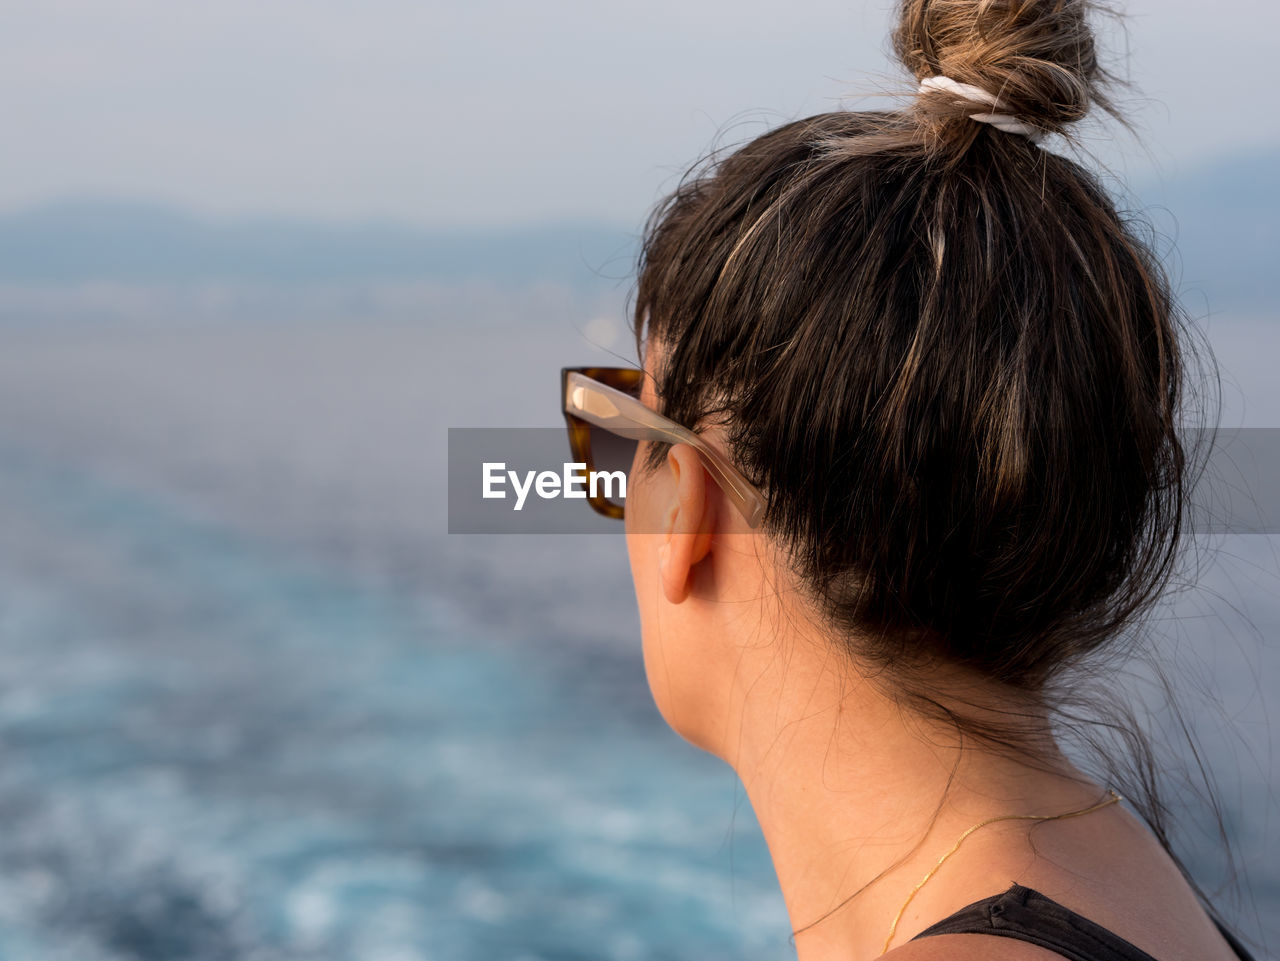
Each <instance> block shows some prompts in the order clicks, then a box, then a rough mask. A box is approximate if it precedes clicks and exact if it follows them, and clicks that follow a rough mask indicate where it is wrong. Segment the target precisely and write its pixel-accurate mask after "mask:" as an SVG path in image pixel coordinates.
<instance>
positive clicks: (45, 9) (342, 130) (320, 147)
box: [0, 0, 1280, 227]
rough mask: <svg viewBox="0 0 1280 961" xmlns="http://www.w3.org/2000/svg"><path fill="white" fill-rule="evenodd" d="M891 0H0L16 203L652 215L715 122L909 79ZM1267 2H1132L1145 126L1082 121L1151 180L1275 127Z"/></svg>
mask: <svg viewBox="0 0 1280 961" xmlns="http://www.w3.org/2000/svg"><path fill="white" fill-rule="evenodd" d="M891 6H892V4H891V3H890V2H888V0H874V2H868V3H859V2H857V0H845V2H834V0H788V2H786V3H782V2H773V3H762V2H759V0H733V2H729V0H699V2H696V3H690V2H688V0H679V2H678V0H644V2H636V0H615V2H611V3H607V4H605V3H600V2H598V0H544V2H541V3H537V4H532V3H528V2H516V0H470V2H439V0H360V2H355V0H219V2H217V3H197V2H195V0H41V2H40V3H32V2H15V0H0V129H3V130H4V132H5V162H4V177H3V178H0V211H11V210H15V209H21V208H25V207H29V206H32V205H37V204H41V203H44V202H48V201H53V200H59V199H65V198H84V197H95V198H102V197H106V198H121V199H130V200H145V201H158V202H162V203H168V204H173V205H175V206H179V207H182V208H185V209H188V210H191V211H193V212H196V213H200V214H204V215H208V216H213V217H228V218H234V217H240V216H248V215H286V216H291V217H299V218H305V219H318V220H353V219H355V220H365V219H379V220H393V221H400V222H404V223H410V224H415V225H420V226H430V227H493V226H505V225H525V224H534V223H541V222H552V221H570V220H593V221H605V222H611V223H617V224H624V225H631V224H638V223H639V222H641V221H642V220H643V217H644V214H645V213H646V212H647V210H648V208H649V207H650V206H651V205H652V204H653V202H654V201H655V200H656V199H658V198H659V197H660V196H661V195H662V194H663V193H664V192H665V191H666V190H669V189H670V188H671V187H673V186H674V184H675V183H676V180H677V179H678V177H679V174H680V173H681V171H682V170H683V169H684V168H685V167H686V166H687V164H688V163H690V162H691V161H693V160H694V159H696V158H697V157H698V156H700V155H701V154H702V153H704V152H705V151H706V150H707V149H708V148H709V147H711V146H712V145H713V144H714V143H716V142H717V140H718V138H724V139H726V140H727V141H729V142H732V141H736V140H740V139H742V138H744V137H749V136H751V135H754V134H756V133H759V132H762V131H763V130H764V129H766V127H768V126H773V125H776V124H777V123H778V122H781V121H783V120H786V119H789V118H792V117H798V116H804V115H807V114H811V113H816V112H819V111H823V110H829V109H835V108H836V107H838V106H840V105H842V104H844V105H849V104H851V103H872V104H874V103H883V101H876V100H875V99H872V100H870V101H868V100H865V99H862V100H856V101H855V100H851V99H849V98H850V97H851V96H853V95H859V96H865V95H866V94H875V93H877V92H879V91H885V90H894V89H896V90H899V91H903V90H907V89H909V84H908V83H907V78H906V75H905V72H904V71H902V70H901V69H900V68H899V67H897V66H896V64H894V63H893V62H892V61H891V60H890V58H889V56H888V52H887V51H888V41H887V35H888V30H889V24H890V8H891ZM1251 6H1252V9H1251V10H1249V12H1248V16H1247V17H1242V16H1232V17H1226V16H1215V15H1214V14H1213V13H1212V12H1211V11H1212V9H1213V8H1211V7H1209V6H1207V5H1205V4H1204V3H1203V0H1133V2H1130V3H1127V4H1125V5H1124V6H1123V9H1125V11H1126V12H1127V13H1128V15H1129V16H1128V27H1127V35H1121V33H1120V32H1119V31H1117V29H1116V28H1115V26H1114V24H1108V23H1106V22H1104V23H1102V24H1101V29H1100V31H1099V33H1100V39H1101V41H1102V43H1103V46H1104V49H1105V50H1108V51H1110V53H1111V54H1113V55H1123V54H1125V53H1126V51H1127V70H1128V74H1129V76H1130V78H1131V79H1132V80H1133V81H1134V82H1135V83H1136V84H1137V86H1138V92H1137V93H1135V94H1130V95H1128V96H1127V98H1126V103H1127V107H1128V111H1129V114H1130V116H1131V118H1132V119H1134V120H1135V121H1136V122H1137V123H1138V125H1139V128H1140V130H1141V132H1142V136H1141V138H1140V139H1139V140H1135V139H1134V138H1131V137H1127V136H1120V137H1116V136H1115V135H1114V132H1109V131H1107V130H1105V129H1091V130H1089V131H1087V132H1086V133H1087V137H1088V140H1089V143H1090V145H1091V147H1092V148H1093V149H1095V150H1096V151H1097V153H1098V155H1099V156H1100V158H1101V159H1103V160H1104V161H1105V162H1107V163H1108V164H1109V165H1110V166H1112V167H1113V169H1116V170H1117V171H1118V172H1119V173H1121V175H1123V176H1126V177H1128V178H1129V179H1130V180H1133V181H1144V180H1146V181H1149V180H1151V179H1152V178H1156V179H1159V178H1167V177H1174V176H1178V175H1180V174H1184V173H1188V172H1190V171H1192V170H1194V169H1195V168H1196V167H1197V166H1200V165H1203V164H1207V163H1210V162H1212V161H1214V160H1216V159H1218V158H1221V157H1225V156H1230V155H1232V154H1234V153H1236V152H1239V151H1244V150H1248V149H1249V148H1250V147H1255V146H1258V145H1265V144H1276V143H1280V121H1277V120H1276V119H1275V118H1276V111H1275V110H1274V92H1273V86H1272V82H1271V81H1272V78H1271V74H1270V72H1271V63H1272V61H1273V51H1272V49H1271V44H1270V38H1272V37H1274V35H1275V33H1276V29H1277V27H1280V7H1278V6H1275V5H1272V4H1264V3H1261V2H1257V0H1255V2H1253V3H1252V5H1251ZM1233 9H1235V10H1236V11H1237V13H1238V12H1239V11H1240V9H1241V5H1239V4H1237V5H1236V6H1235V7H1234V8H1233ZM1245 21H1247V25H1248V28H1249V29H1248V30H1241V24H1242V23H1243V22H1245Z"/></svg>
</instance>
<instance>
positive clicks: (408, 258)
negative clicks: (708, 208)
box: [0, 200, 636, 287]
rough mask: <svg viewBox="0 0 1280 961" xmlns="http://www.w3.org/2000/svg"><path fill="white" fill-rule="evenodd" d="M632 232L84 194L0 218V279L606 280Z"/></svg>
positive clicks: (628, 266) (617, 273) (626, 263)
mask: <svg viewBox="0 0 1280 961" xmlns="http://www.w3.org/2000/svg"><path fill="white" fill-rule="evenodd" d="M635 249H636V239H635V237H634V236H633V235H632V234H629V233H628V232H627V231H625V230H621V229H618V228H613V227H609V226H607V225H601V224H557V225H550V226H541V227H524V228H513V229H505V230H423V229H418V228H413V227H407V226H402V225H397V224H390V223H377V222H370V223H359V224H340V225H334V224H323V223H307V222H305V221H291V220H284V219H266V218H263V219H256V220H241V221H235V222H215V221H210V220H203V219H200V218H197V217H194V216H191V215H188V214H186V213H183V212H180V211H176V210H173V209H171V208H167V207H162V206H156V205H147V204H135V203H120V202H114V201H101V200H87V201H83V200H81V201H66V202H62V203H54V204H48V205H44V206H40V207H35V208H32V209H28V210H24V211H20V212H17V213H10V214H4V215H0V281H18V282H46V283H47V282H53V283H59V282H63V283H65V282H74V281H93V280H112V281H135V282H148V281H164V282H169V281H183V280H242V281H270V282H284V283H307V282H314V281H348V280H430V279H440V280H446V279H447V280H467V279H476V280H483V281H486V282H491V283H493V282H496V283H514V284H522V283H529V282H537V281H540V280H547V281H555V282H560V283H566V284H569V285H571V286H575V287H592V286H600V285H614V284H616V283H618V282H619V279H621V278H626V277H627V276H628V275H629V273H630V272H631V271H632V270H633V267H634V264H633V261H634V257H635Z"/></svg>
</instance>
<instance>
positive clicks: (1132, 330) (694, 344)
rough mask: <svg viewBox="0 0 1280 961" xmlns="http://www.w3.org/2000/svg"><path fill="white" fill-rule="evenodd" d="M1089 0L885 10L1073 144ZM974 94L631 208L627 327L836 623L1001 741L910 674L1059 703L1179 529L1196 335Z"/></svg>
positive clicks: (1116, 217)
mask: <svg viewBox="0 0 1280 961" xmlns="http://www.w3.org/2000/svg"><path fill="white" fill-rule="evenodd" d="M1089 13H1090V4H1089V3H1088V2H1086V0H905V2H903V3H902V4H901V7H900V11H899V14H900V16H899V26H898V28H897V30H896V32H895V34H894V46H895V49H896V51H897V53H898V55H899V56H900V58H901V59H902V60H903V62H904V63H905V64H906V65H907V67H908V69H909V70H910V71H911V72H912V73H913V74H914V75H915V77H916V78H917V79H922V78H924V77H928V76H934V75H946V76H948V77H951V78H952V79H954V80H956V81H959V82H962V83H968V84H973V85H976V86H979V87H982V88H983V89H985V90H987V91H990V92H991V93H992V94H995V95H997V96H998V97H1000V98H1001V100H1002V101H1003V102H1004V104H1005V107H1004V108H1003V109H1002V112H1006V113H1009V114H1012V115H1014V116H1016V117H1017V118H1018V120H1020V121H1022V122H1023V123H1026V124H1030V125H1032V126H1034V127H1036V128H1038V129H1040V130H1042V131H1044V132H1045V133H1046V134H1055V133H1057V134H1065V133H1068V126H1069V125H1070V124H1071V123H1072V122H1074V121H1077V120H1079V119H1081V118H1082V117H1083V116H1084V115H1085V113H1086V111H1087V110H1088V109H1089V107H1090V105H1091V104H1094V103H1096V104H1099V105H1101V106H1103V107H1104V108H1105V109H1108V110H1111V109H1112V108H1111V104H1110V102H1109V101H1108V100H1107V99H1106V96H1105V94H1104V93H1103V83H1104V81H1105V80H1107V78H1106V77H1105V76H1104V75H1103V73H1102V71H1101V68H1100V67H1099V65H1098V58H1097V56H1096V54H1095V52H1094V47H1093V40H1092V34H1091V32H1090V29H1089V25H1088V22H1087V20H1086V17H1087V15H1088V14H1089ZM981 112H986V110H985V109H984V108H982V107H981V106H976V105H975V104H974V103H973V102H972V101H969V100H964V99H962V98H960V97H957V96H956V95H954V94H950V93H947V92H938V91H930V92H928V93H925V94H922V95H919V96H917V97H915V98H914V99H913V100H912V103H911V105H910V107H909V108H907V109H904V110H902V111H897V112H852V111H838V112H833V113H825V114H821V115H818V116H814V117H809V118H807V119H804V120H799V121H796V122H792V123H788V124H786V125H784V126H781V127H779V128H777V129H775V130H772V131H770V132H768V133H766V134H764V135H763V136H760V137H758V138H757V139H755V140H753V141H751V142H750V143H748V144H746V145H745V146H742V147H741V148H739V149H737V150H736V151H734V152H733V153H731V154H730V155H728V156H724V157H719V158H717V157H713V158H712V159H711V160H710V161H709V162H707V163H705V164H703V165H701V166H700V167H697V168H695V169H694V170H693V171H692V172H691V173H690V174H689V175H688V176H687V177H686V178H685V180H684V181H683V182H682V183H681V185H680V186H679V188H678V189H677V190H676V191H675V192H674V194H673V195H672V196H671V197H669V198H668V199H667V200H666V202H665V203H664V204H663V205H661V206H660V207H659V209H658V210H657V211H655V213H654V215H653V217H652V218H651V220H650V222H649V225H648V228H647V230H646V235H645V240H644V244H643V249H642V254H641V260H640V269H639V281H638V288H637V294H636V302H635V325H636V336H637V345H638V346H641V347H643V345H644V344H645V343H646V342H654V343H657V344H660V345H661V346H662V352H661V359H660V366H659V368H658V369H657V370H656V371H655V382H656V389H657V396H658V399H659V403H660V405H661V410H662V412H663V413H665V414H666V415H667V416H669V417H672V418H673V419H675V420H677V421H679V422H680V423H683V424H691V425H692V424H699V423H704V424H705V423H707V422H709V421H712V420H720V421H723V423H724V424H725V426H726V431H727V437H728V442H729V446H730V449H731V453H732V456H733V457H734V459H735V461H736V462H737V463H738V464H739V465H740V466H741V468H742V469H743V470H744V472H745V473H746V474H747V476H748V477H750V478H751V479H752V480H753V481H754V482H755V483H756V484H757V485H758V486H759V487H760V489H761V490H762V491H764V492H765V493H766V496H767V498H768V510H767V513H766V515H765V527H766V530H768V531H769V532H770V534H772V535H773V536H774V538H775V539H776V541H777V542H778V544H780V545H782V546H783V547H784V548H785V550H786V552H787V553H788V555H789V556H790V557H791V558H792V561H793V565H794V568H795V570H796V571H797V572H798V573H799V575H800V577H801V579H802V581H803V583H804V584H805V585H806V587H807V588H808V589H809V590H810V591H811V593H812V597H813V599H814V601H815V603H816V606H817V608H818V609H819V610H820V612H821V613H822V615H823V616H824V617H825V618H826V620H827V621H829V622H830V624H831V625H832V627H833V628H834V629H835V632H836V633H838V634H839V635H841V636H845V637H849V638H852V639H856V644H857V651H856V653H857V654H858V655H859V656H860V657H861V658H862V659H864V660H869V661H870V662H871V663H874V664H876V665H878V666H880V667H881V668H882V669H883V670H884V672H885V675H886V676H887V677H890V678H892V679H893V680H894V681H895V682H896V685H897V688H898V690H899V691H900V692H901V693H902V695H903V696H904V697H908V698H911V699H913V700H914V702H915V703H916V704H917V706H924V707H930V706H931V707H932V708H935V709H937V710H940V711H942V712H943V713H945V714H947V715H948V716H950V717H951V718H952V719H953V720H955V721H956V722H957V723H958V724H960V725H961V727H962V729H963V730H964V731H965V732H966V733H972V734H976V735H978V736H981V737H985V738H987V739H988V740H990V741H993V742H998V743H1010V742H1011V741H1014V740H1016V733H1017V730H1018V719H1016V718H1015V719H1012V721H1011V723H1009V724H1008V725H1006V726H1004V727H1000V726H999V725H993V724H992V723H990V721H989V719H988V721H986V722H983V723H981V724H980V723H978V722H977V721H975V720H974V719H973V718H967V717H965V716H964V714H963V712H957V711H956V710H955V709H954V705H946V704H944V703H943V702H942V701H941V700H940V699H939V697H938V692H936V691H934V692H930V691H929V690H928V689H927V688H925V687H923V686H921V684H920V683H919V681H920V678H922V677H924V676H926V674H927V672H926V671H923V670H919V671H918V670H916V669H917V668H925V667H928V666H929V665H934V664H937V663H940V662H943V663H947V664H950V665H958V666H960V667H963V668H965V669H968V670H970V671H972V672H975V673H977V674H978V675H980V676H982V677H983V678H986V679H989V680H991V681H994V682H997V683H999V684H1001V685H1005V686H1006V687H1007V688H1008V689H1010V690H1011V692H1012V691H1016V692H1017V694H1018V695H1019V696H1020V697H1030V698H1033V699H1041V700H1043V702H1044V703H1045V704H1046V706H1049V705H1051V704H1052V703H1053V702H1054V698H1055V697H1058V698H1059V700H1058V702H1057V703H1058V706H1061V705H1062V704H1071V703H1073V694H1072V692H1073V689H1072V688H1071V687H1070V686H1069V685H1064V682H1063V679H1064V678H1065V677H1067V676H1068V673H1069V672H1068V668H1071V667H1073V666H1081V665H1084V664H1086V663H1087V662H1088V660H1089V658H1090V656H1091V655H1093V654H1095V652H1098V651H1100V650H1101V649H1103V648H1104V646H1107V645H1115V644H1118V643H1119V642H1120V641H1121V638H1122V637H1123V636H1124V635H1125V632H1126V631H1127V630H1128V629H1130V628H1132V627H1133V626H1134V625H1135V624H1136V623H1137V622H1138V621H1139V620H1140V616H1141V615H1142V614H1143V613H1144V612H1146V611H1148V610H1149V608H1150V607H1151V605H1152V603H1153V602H1154V601H1155V600H1156V599H1157V598H1158V597H1159V596H1160V594H1161V593H1162V591H1163V590H1164V589H1165V588H1166V586H1167V584H1168V581H1169V578H1170V576H1171V573H1172V572H1173V571H1174V570H1175V567H1176V561H1177V559H1178V557H1179V546H1180V542H1181V540H1182V534H1183V517H1184V512H1185V509H1186V492H1187V489H1188V487H1189V475H1188V471H1189V467H1190V463H1189V460H1188V452H1187V451H1184V449H1183V446H1182V444H1181V442H1180V439H1179V433H1178V430H1177V428H1179V427H1180V425H1181V420H1182V414H1183V413H1184V411H1183V407H1184V402H1185V396H1184V394H1185V389H1184V381H1185V371H1186V369H1187V363H1188V357H1187V356H1186V355H1185V354H1184V346H1183V345H1184V344H1185V343H1186V342H1187V338H1188V335H1189V334H1190V333H1191V331H1190V328H1189V326H1188V324H1187V323H1186V319H1185V317H1184V315H1183V313H1182V312H1181V310H1180V308H1179V306H1178V304H1177V303H1176V301H1175V299H1174V297H1173V295H1172V293H1171V290H1170V284H1169V281H1168V279H1167V277H1166V276H1165V274H1164V272H1163V270H1162V268H1161V266H1160V264H1159V262H1158V260H1157V258H1156V256H1155V255H1154V254H1153V252H1152V250H1151V248H1150V246H1149V244H1148V243H1147V242H1146V241H1145V239H1144V235H1143V232H1142V226H1141V223H1140V222H1137V221H1135V220H1133V219H1131V218H1127V217H1126V216H1122V215H1121V213H1120V212H1119V211H1118V210H1117V208H1116V205H1115V204H1114V203H1113V201H1112V199H1111V198H1110V197H1109V196H1108V194H1107V192H1106V190H1104V188H1103V187H1102V186H1101V184H1100V182H1099V181H1098V180H1097V179H1096V178H1095V177H1094V176H1093V175H1092V174H1091V173H1090V172H1089V171H1087V170H1086V169H1085V168H1084V167H1083V166H1081V165H1080V164H1079V163H1077V162H1075V161H1073V160H1071V159H1068V158H1066V157H1064V156H1062V155H1060V154H1058V153H1055V152H1053V150H1051V149H1047V148H1046V147H1045V146H1042V145H1041V144H1040V143H1038V142H1037V140H1036V139H1035V138H1031V137H1026V136H1021V135H1018V134H1014V133H1008V132H1004V131H1002V130H999V129H997V128H996V127H994V126H992V125H990V124H987V123H981V122H978V121H975V120H973V119H971V114H973V113H981ZM663 454H664V449H663V448H658V447H655V448H654V450H653V451H651V455H650V461H649V464H650V466H656V465H657V464H658V463H660V460H661V457H662V456H663ZM1069 713H1070V712H1068V714H1069ZM1111 727H1112V729H1113V734H1115V732H1117V731H1118V734H1116V736H1118V737H1119V738H1120V740H1121V741H1124V742H1127V743H1126V747H1127V748H1128V749H1130V750H1132V751H1133V752H1134V753H1135V755H1136V760H1135V762H1134V765H1133V770H1135V771H1136V774H1135V775H1134V776H1133V778H1132V779H1130V781H1129V783H1126V784H1122V785H1117V786H1119V787H1121V789H1122V790H1125V791H1126V793H1127V794H1128V795H1129V796H1130V797H1131V799H1133V800H1134V801H1135V803H1136V805H1137V806H1138V807H1139V809H1140V810H1141V811H1142V813H1143V814H1144V815H1145V816H1146V817H1147V819H1148V821H1149V822H1150V823H1151V824H1152V827H1153V828H1154V829H1155V831H1156V833H1157V835H1158V836H1159V837H1160V839H1161V840H1162V842H1164V843H1165V846H1166V848H1168V847H1169V843H1168V838H1167V835H1166V831H1165V828H1164V806H1163V804H1162V803H1161V801H1160V799H1159V796H1158V792H1157V791H1156V785H1155V778H1154V768H1155V764H1154V761H1153V760H1152V756H1151V752H1150V749H1149V746H1148V745H1147V742H1146V741H1145V739H1144V738H1143V736H1142V735H1141V733H1140V732H1138V731H1137V730H1136V729H1135V728H1133V727H1132V726H1131V725H1129V724H1128V722H1127V721H1125V720H1121V721H1116V722H1113V723H1112V724H1111ZM1115 777H1117V778H1118V777H1119V775H1115ZM1113 783H1114V780H1113Z"/></svg>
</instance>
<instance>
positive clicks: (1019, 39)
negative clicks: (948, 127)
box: [893, 0, 1111, 133]
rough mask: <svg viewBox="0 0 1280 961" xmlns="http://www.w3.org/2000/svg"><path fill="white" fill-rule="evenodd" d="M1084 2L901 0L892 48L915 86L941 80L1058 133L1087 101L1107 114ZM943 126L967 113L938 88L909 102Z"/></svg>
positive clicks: (1077, 116)
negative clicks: (946, 79)
mask: <svg viewBox="0 0 1280 961" xmlns="http://www.w3.org/2000/svg"><path fill="white" fill-rule="evenodd" d="M1092 8H1093V4H1092V3H1091V2H1090V0H902V3H901V6H900V8H899V21H898V27H897V29H896V30H895V31H894V34H893V45H894V50H895V51H896V53H897V55H898V57H899V58H900V59H901V60H902V62H903V63H904V64H906V66H907V69H909V70H910V71H911V72H912V73H913V74H915V76H916V79H917V80H924V79H926V78H927V77H936V76H943V77H949V78H950V79H951V80H954V81H957V82H958V83H962V84H970V85H972V86H974V87H979V88H981V89H983V90H986V91H989V92H990V93H991V94H992V95H993V96H995V97H998V98H999V101H1000V103H1001V105H1002V111H1003V112H1005V113H1008V114H1010V115H1012V116H1014V117H1017V118H1018V119H1020V120H1022V121H1025V122H1026V123H1028V124H1031V125H1033V126H1035V127H1037V128H1039V129H1042V130H1046V131H1049V132H1053V133H1061V132H1062V131H1063V129H1064V128H1065V127H1066V126H1067V125H1068V124H1070V123H1073V122H1074V121H1077V120H1079V119H1081V118H1082V117H1084V115H1085V114H1086V113H1087V112H1088V110H1089V106H1090V104H1092V103H1095V102H1096V103H1099V104H1100V105H1101V106H1103V107H1104V109H1107V110H1109V111H1110V110H1111V105H1110V103H1109V102H1108V101H1107V100H1106V97H1105V96H1104V95H1103V94H1102V93H1101V92H1100V90H1099V87H1100V85H1101V83H1102V82H1103V81H1105V80H1106V79H1107V78H1106V76H1105V74H1104V73H1103V71H1102V70H1101V68H1100V67H1099V66H1098V59H1097V54H1096V51H1095V48H1094V42H1093V30H1092V29H1091V27H1090V25H1089V14H1090V12H1091V10H1092ZM916 103H917V109H918V111H919V113H920V114H921V115H922V116H923V117H927V118H929V119H931V120H933V121H935V122H936V123H940V124H946V123H948V122H951V121H954V120H959V119H962V118H965V117H967V116H968V115H969V114H971V113H973V109H972V105H971V104H970V105H966V104H965V103H964V102H963V101H962V100H961V99H959V98H957V97H955V96H954V95H950V94H948V93H946V92H945V90H935V91H928V90H926V91H925V92H923V93H922V94H921V95H920V96H919V97H918V98H917V100H916Z"/></svg>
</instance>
